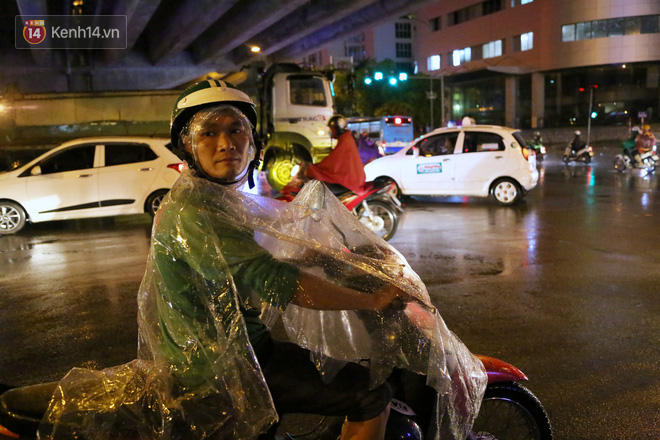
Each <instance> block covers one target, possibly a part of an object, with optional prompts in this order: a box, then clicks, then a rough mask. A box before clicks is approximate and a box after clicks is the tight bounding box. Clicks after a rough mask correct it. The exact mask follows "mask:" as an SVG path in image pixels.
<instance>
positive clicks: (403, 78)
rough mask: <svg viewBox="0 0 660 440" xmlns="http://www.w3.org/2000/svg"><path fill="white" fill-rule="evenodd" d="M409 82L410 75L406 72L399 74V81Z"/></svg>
mask: <svg viewBox="0 0 660 440" xmlns="http://www.w3.org/2000/svg"><path fill="white" fill-rule="evenodd" d="M407 80H408V74H407V73H405V72H401V73H399V81H407Z"/></svg>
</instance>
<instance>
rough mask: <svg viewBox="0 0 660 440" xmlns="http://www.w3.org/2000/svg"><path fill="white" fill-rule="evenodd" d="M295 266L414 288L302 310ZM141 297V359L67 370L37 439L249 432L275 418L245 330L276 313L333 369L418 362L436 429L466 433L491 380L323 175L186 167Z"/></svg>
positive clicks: (158, 230) (155, 239) (162, 214)
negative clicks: (387, 303) (265, 181)
mask: <svg viewBox="0 0 660 440" xmlns="http://www.w3.org/2000/svg"><path fill="white" fill-rule="evenodd" d="M299 271H306V272H309V273H312V274H314V275H316V276H319V277H323V278H326V279H329V280H331V281H332V282H334V283H336V284H339V285H343V286H346V287H350V288H353V289H356V290H360V291H363V292H365V294H369V293H370V292H373V291H374V290H375V289H378V288H379V287H381V286H383V284H384V283H393V284H395V285H397V286H398V287H399V288H401V289H402V290H404V291H405V292H406V293H407V294H408V295H410V296H411V297H413V298H415V301H413V302H410V303H408V306H407V307H406V308H405V309H400V310H393V309H388V310H386V311H383V312H371V311H350V310H347V311H317V310H310V309H305V308H302V307H299V306H296V305H294V304H290V303H289V301H290V295H291V294H292V292H293V291H294V290H295V288H296V286H295V283H293V284H292V282H291V280H294V281H295V279H296V275H297V274H298V273H299ZM138 310H139V313H138V314H139V316H138V321H139V350H138V359H136V360H135V361H133V362H130V363H127V364H124V365H120V366H117V367H113V368H108V369H105V370H102V371H93V370H86V369H74V370H72V371H71V372H70V373H69V374H68V375H67V376H66V377H65V378H64V379H62V381H61V382H60V384H59V386H58V389H57V390H56V392H55V395H54V397H53V400H52V401H51V404H50V408H49V411H48V413H47V414H46V416H45V417H44V419H43V421H42V424H41V427H40V438H44V439H65V438H66V439H72V438H79V439H82V438H87V439H108V440H109V439H117V438H139V439H162V440H166V439H184V438H185V439H251V438H256V437H257V435H258V434H259V433H261V432H264V431H265V430H267V429H268V428H269V426H271V424H273V423H274V422H276V420H277V413H276V411H275V408H274V406H273V402H272V399H271V397H270V394H269V391H268V387H267V385H266V383H265V381H264V378H263V375H262V373H261V370H260V368H259V364H258V362H257V360H256V357H255V355H254V351H253V349H252V346H251V344H250V340H249V337H248V330H247V328H248V326H251V325H257V324H258V323H260V322H266V323H268V324H270V325H272V324H273V323H275V322H278V320H281V322H282V323H283V327H284V329H285V330H286V335H285V336H286V337H287V338H288V339H289V340H290V341H292V342H294V343H296V344H299V345H301V346H303V347H304V348H307V349H309V350H310V351H311V356H312V361H313V362H314V363H315V365H317V368H318V369H319V372H320V374H322V375H323V377H324V378H325V379H327V380H328V381H329V380H331V379H332V377H333V376H334V375H335V374H336V373H337V371H338V370H339V369H340V368H341V367H342V366H343V365H344V364H345V363H347V362H361V361H362V362H363V363H364V360H368V366H369V368H370V371H371V382H372V384H373V385H374V386H376V385H378V384H380V383H382V382H383V381H385V380H386V379H387V377H388V375H389V374H390V373H391V371H392V369H393V368H395V367H397V368H404V369H408V370H411V371H414V372H416V373H418V374H424V375H426V376H427V384H428V385H430V386H431V387H433V388H434V389H435V390H436V391H437V392H438V401H437V402H436V406H437V408H438V411H437V412H436V426H437V427H438V430H437V432H436V438H443V439H446V438H455V439H461V440H463V439H464V438H465V437H466V434H467V432H468V431H469V429H470V427H471V424H472V422H473V420H474V418H475V417H476V414H477V412H478V409H479V405H480V402H481V398H482V396H483V392H484V389H485V386H486V374H485V370H484V368H483V366H482V364H481V363H480V362H479V361H478V360H477V359H476V357H474V356H473V355H472V354H471V353H470V352H469V351H468V350H467V348H466V347H465V346H464V345H463V344H462V343H461V342H460V341H459V340H458V338H457V337H456V336H455V335H454V334H453V333H451V332H450V331H449V330H448V329H447V327H446V325H445V323H444V321H443V320H442V318H441V317H440V315H439V314H438V312H437V311H436V310H435V308H433V306H432V305H431V302H430V299H429V296H428V293H427V291H426V288H425V286H424V284H423V283H422V281H421V280H420V279H419V277H418V276H417V274H416V273H415V272H414V271H413V270H412V269H411V268H410V266H409V265H408V263H407V262H406V260H405V259H404V258H403V256H402V255H401V254H400V253H399V252H397V251H396V250H395V249H394V248H393V247H392V246H391V245H389V244H388V243H386V242H385V241H383V240H382V239H380V238H379V237H378V236H376V235H375V234H373V233H372V232H371V231H369V230H367V229H366V228H365V227H364V226H363V225H362V224H361V223H360V222H359V221H358V220H357V219H356V218H355V217H354V216H353V215H352V214H351V213H350V212H349V211H348V210H347V209H346V208H345V207H344V206H343V205H342V204H341V203H340V202H339V201H338V200H337V199H336V198H335V197H334V196H333V195H332V194H331V193H330V192H329V191H328V190H327V189H326V188H325V186H323V185H322V184H321V183H319V182H317V181H312V182H310V183H308V184H307V185H306V186H305V187H304V188H303V190H302V191H301V192H300V194H299V195H298V196H297V197H296V199H295V200H294V201H293V202H292V203H285V202H281V201H277V200H274V199H270V198H265V197H261V196H257V195H254V194H249V193H246V192H242V191H238V190H234V189H228V188H225V187H223V186H222V185H218V184H216V183H212V182H209V181H208V180H205V179H201V178H198V177H196V176H195V174H194V172H193V171H190V170H186V171H184V173H183V174H182V176H181V177H180V179H179V181H178V182H177V183H176V184H175V186H174V187H173V188H172V190H171V191H170V193H169V195H168V196H167V197H166V198H165V200H164V202H163V204H162V205H161V207H160V209H159V211H158V213H157V216H156V218H155V220H154V226H153V233H152V244H151V249H150V253H149V257H148V263H147V269H146V273H145V276H144V279H143V281H142V284H141V286H140V291H139V295H138ZM254 310H257V311H260V312H261V317H260V318H259V317H256V316H255V314H254V313H251V311H254ZM257 313H258V312H257ZM292 386H293V384H292Z"/></svg>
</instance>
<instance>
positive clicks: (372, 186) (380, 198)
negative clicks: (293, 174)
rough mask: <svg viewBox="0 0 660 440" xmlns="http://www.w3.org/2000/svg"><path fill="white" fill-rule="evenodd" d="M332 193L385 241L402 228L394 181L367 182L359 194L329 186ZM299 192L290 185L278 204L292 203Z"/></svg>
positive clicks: (283, 192)
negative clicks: (399, 227)
mask: <svg viewBox="0 0 660 440" xmlns="http://www.w3.org/2000/svg"><path fill="white" fill-rule="evenodd" d="M328 187H329V189H330V191H332V193H333V194H334V195H335V196H337V198H338V199H339V200H340V201H341V202H342V203H343V204H344V206H345V207H346V208H347V209H348V210H349V211H351V212H352V213H353V215H355V217H357V218H358V220H360V223H362V224H363V225H365V226H366V227H367V228H369V229H370V230H372V231H373V232H375V233H376V234H377V235H378V236H380V237H381V238H382V239H383V240H389V239H390V238H392V237H393V236H394V233H395V232H396V229H397V227H398V225H399V213H400V212H403V205H402V203H401V201H400V200H399V199H398V197H397V196H396V194H397V187H396V183H395V182H393V181H391V180H387V181H385V180H375V181H373V182H367V183H365V184H364V186H363V187H362V190H361V191H360V192H358V193H355V192H353V191H351V190H348V189H346V188H344V187H341V188H337V187H335V186H332V185H328ZM298 190H299V188H298V187H297V186H293V185H287V186H285V187H284V188H283V189H282V194H281V195H280V196H279V197H277V199H278V200H283V201H285V202H290V201H292V200H293V199H294V197H295V195H296V194H297V192H298Z"/></svg>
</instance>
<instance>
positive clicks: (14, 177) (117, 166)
mask: <svg viewBox="0 0 660 440" xmlns="http://www.w3.org/2000/svg"><path fill="white" fill-rule="evenodd" d="M168 142H169V139H157V138H148V137H98V138H86V139H77V140H73V141H69V142H66V143H64V144H62V145H60V146H59V147H56V148H54V149H52V150H50V151H48V152H46V153H44V154H42V155H41V156H39V157H38V158H36V159H34V160H32V161H31V162H29V163H27V164H25V165H23V166H20V167H18V168H16V169H14V170H12V171H8V172H4V173H0V234H13V233H15V232H18V231H20V230H21V229H22V228H23V226H24V225H25V223H26V221H30V222H32V223H37V222H42V221H47V220H68V219H80V218H89V217H104V216H113V215H123V214H139V213H144V212H148V213H150V214H152V215H153V214H154V213H155V212H156V210H157V209H158V205H159V204H160V202H161V200H162V199H163V197H164V196H165V194H166V193H167V192H168V191H169V189H170V188H171V187H172V185H173V184H174V182H175V181H176V180H177V179H178V177H179V174H180V172H181V171H182V169H183V162H182V161H181V159H179V158H178V157H177V156H176V155H175V154H174V153H172V152H171V151H170V150H169V149H168V148H167V147H166V145H167V143H168Z"/></svg>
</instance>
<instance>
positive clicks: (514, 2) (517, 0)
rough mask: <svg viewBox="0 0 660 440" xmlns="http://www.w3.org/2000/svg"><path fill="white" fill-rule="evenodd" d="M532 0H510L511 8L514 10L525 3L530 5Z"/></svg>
mask: <svg viewBox="0 0 660 440" xmlns="http://www.w3.org/2000/svg"><path fill="white" fill-rule="evenodd" d="M533 1H534V0H511V7H512V8H515V7H516V6H520V5H526V4H527V3H531V2H533Z"/></svg>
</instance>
